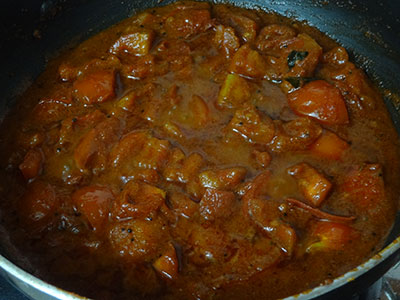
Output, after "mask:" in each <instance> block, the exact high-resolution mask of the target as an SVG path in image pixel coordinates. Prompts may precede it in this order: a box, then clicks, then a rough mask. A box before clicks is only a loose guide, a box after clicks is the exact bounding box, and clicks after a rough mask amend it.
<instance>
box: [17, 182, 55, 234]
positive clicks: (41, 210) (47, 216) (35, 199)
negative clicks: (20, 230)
mask: <svg viewBox="0 0 400 300" xmlns="http://www.w3.org/2000/svg"><path fill="white" fill-rule="evenodd" d="M57 201H58V198H57V195H56V191H55V189H54V186H52V185H50V184H49V183H45V182H43V181H38V180H36V181H34V182H32V183H30V184H29V185H28V188H27V190H26V191H25V193H24V195H23V196H22V197H21V199H19V201H18V214H19V215H20V216H21V219H22V221H23V222H24V223H26V224H27V225H28V227H27V230H36V229H38V230H42V229H44V228H45V227H46V226H49V225H51V223H52V221H53V218H54V217H55V216H54V213H55V212H56V211H57V208H58V203H57Z"/></svg>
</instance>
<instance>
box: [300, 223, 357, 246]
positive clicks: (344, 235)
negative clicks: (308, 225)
mask: <svg viewBox="0 0 400 300" xmlns="http://www.w3.org/2000/svg"><path fill="white" fill-rule="evenodd" d="M312 236H313V237H316V238H317V239H318V240H317V241H316V242H313V243H312V244H310V245H309V246H308V247H307V252H314V251H326V250H342V249H343V248H344V247H346V245H347V244H348V243H349V242H350V240H351V239H352V238H355V237H357V234H356V233H355V231H354V229H352V228H351V227H350V226H348V225H345V224H341V223H333V222H318V223H317V224H316V225H315V226H314V229H313V232H312Z"/></svg>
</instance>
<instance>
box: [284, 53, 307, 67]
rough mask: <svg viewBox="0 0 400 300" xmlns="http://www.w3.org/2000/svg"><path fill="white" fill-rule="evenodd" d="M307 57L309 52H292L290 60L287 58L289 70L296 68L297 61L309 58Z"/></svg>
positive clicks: (289, 56)
mask: <svg viewBox="0 0 400 300" xmlns="http://www.w3.org/2000/svg"><path fill="white" fill-rule="evenodd" d="M307 55H308V52H307V51H296V50H293V51H292V52H290V54H289V55H288V58H287V63H288V66H289V69H291V68H293V67H294V66H295V64H296V61H298V60H303V59H305V58H306V57H307Z"/></svg>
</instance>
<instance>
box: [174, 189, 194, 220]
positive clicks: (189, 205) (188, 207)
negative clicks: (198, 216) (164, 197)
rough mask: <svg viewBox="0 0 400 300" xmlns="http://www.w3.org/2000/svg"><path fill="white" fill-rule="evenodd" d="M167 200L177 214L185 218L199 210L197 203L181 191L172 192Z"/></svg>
mask: <svg viewBox="0 0 400 300" xmlns="http://www.w3.org/2000/svg"><path fill="white" fill-rule="evenodd" d="M168 202H169V203H170V205H171V208H172V209H173V210H174V211H175V212H176V213H177V214H178V215H181V216H183V217H185V218H191V217H192V216H193V215H194V214H195V213H196V212H197V211H198V210H199V204H198V203H196V202H194V201H193V200H192V199H191V198H190V197H189V196H188V195H186V194H184V193H181V192H175V191H174V192H172V193H171V194H170V195H169V197H168Z"/></svg>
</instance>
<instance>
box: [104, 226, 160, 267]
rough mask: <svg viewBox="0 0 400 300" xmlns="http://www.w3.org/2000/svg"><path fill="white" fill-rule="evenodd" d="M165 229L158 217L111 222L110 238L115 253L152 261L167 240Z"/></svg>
mask: <svg viewBox="0 0 400 300" xmlns="http://www.w3.org/2000/svg"><path fill="white" fill-rule="evenodd" d="M166 238H167V237H166V235H165V230H164V229H163V226H162V222H160V220H159V219H158V218H155V219H152V220H151V221H149V220H143V219H135V220H130V221H125V222H116V223H111V224H110V226H109V234H108V239H109V240H110V243H111V245H112V247H113V248H114V250H115V253H116V254H117V255H119V256H121V257H123V258H124V259H126V260H127V261H132V262H141V261H151V260H152V259H154V258H155V257H156V255H157V253H158V252H159V251H160V249H161V248H162V246H163V243H164V241H165V240H166Z"/></svg>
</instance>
